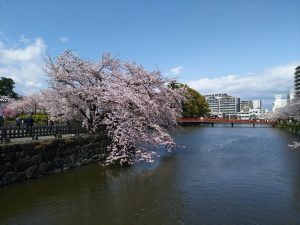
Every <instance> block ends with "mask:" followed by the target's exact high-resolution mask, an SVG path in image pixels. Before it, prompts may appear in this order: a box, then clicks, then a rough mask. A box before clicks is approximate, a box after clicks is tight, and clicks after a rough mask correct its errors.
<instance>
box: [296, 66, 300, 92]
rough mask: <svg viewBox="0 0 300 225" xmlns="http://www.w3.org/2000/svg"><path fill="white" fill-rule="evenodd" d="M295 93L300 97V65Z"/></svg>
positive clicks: (297, 71) (297, 70)
mask: <svg viewBox="0 0 300 225" xmlns="http://www.w3.org/2000/svg"><path fill="white" fill-rule="evenodd" d="M295 95H296V96H297V97H300V66H298V67H297V68H296V71H295Z"/></svg>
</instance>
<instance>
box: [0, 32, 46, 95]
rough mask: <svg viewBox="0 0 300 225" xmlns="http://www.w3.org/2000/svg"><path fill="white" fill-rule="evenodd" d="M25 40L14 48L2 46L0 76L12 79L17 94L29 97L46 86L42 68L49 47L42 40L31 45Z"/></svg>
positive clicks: (6, 45)
mask: <svg viewBox="0 0 300 225" xmlns="http://www.w3.org/2000/svg"><path fill="white" fill-rule="evenodd" d="M24 38H25V37H24V36H23V37H21V39H20V41H19V42H20V43H19V44H18V45H17V46H14V47H11V46H9V45H8V44H4V43H1V44H0V76H4V77H10V78H12V79H13V80H14V81H15V82H16V92H17V93H19V94H21V95H28V94H30V93H33V92H36V91H38V90H40V89H41V88H43V87H45V86H46V81H45V80H46V76H45V73H44V71H43V70H42V67H43V65H44V63H45V62H44V59H45V55H46V54H45V53H46V48H47V46H46V44H45V43H44V41H43V39H41V38H37V39H36V40H35V41H33V42H31V43H29V40H28V39H26V40H24ZM22 39H23V40H22ZM24 42H27V43H24ZM21 44H23V46H22V47H20V46H21ZM24 44H25V45H24Z"/></svg>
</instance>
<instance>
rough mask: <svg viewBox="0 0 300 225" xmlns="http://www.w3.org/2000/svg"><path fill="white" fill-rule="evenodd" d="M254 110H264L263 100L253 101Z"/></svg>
mask: <svg viewBox="0 0 300 225" xmlns="http://www.w3.org/2000/svg"><path fill="white" fill-rule="evenodd" d="M252 105H253V107H252V108H253V109H261V108H262V100H252Z"/></svg>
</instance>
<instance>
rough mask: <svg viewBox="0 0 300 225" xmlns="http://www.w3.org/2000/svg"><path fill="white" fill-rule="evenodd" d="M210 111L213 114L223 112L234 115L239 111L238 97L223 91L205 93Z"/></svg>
mask: <svg viewBox="0 0 300 225" xmlns="http://www.w3.org/2000/svg"><path fill="white" fill-rule="evenodd" d="M205 98H206V101H207V103H208V105H209V108H210V110H211V113H212V114H214V115H220V114H224V115H227V116H236V114H237V113H238V112H239V111H240V98H238V97H233V96H230V95H228V94H225V93H221V94H211V95H205Z"/></svg>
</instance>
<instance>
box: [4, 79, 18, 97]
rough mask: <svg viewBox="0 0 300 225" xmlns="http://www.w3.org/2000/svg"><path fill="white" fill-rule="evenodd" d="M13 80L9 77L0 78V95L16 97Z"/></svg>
mask: <svg viewBox="0 0 300 225" xmlns="http://www.w3.org/2000/svg"><path fill="white" fill-rule="evenodd" d="M14 88H15V81H14V80H13V79H11V78H7V77H1V78H0V96H3V95H4V96H8V97H11V98H18V94H17V93H16V92H14V90H13V89H14Z"/></svg>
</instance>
